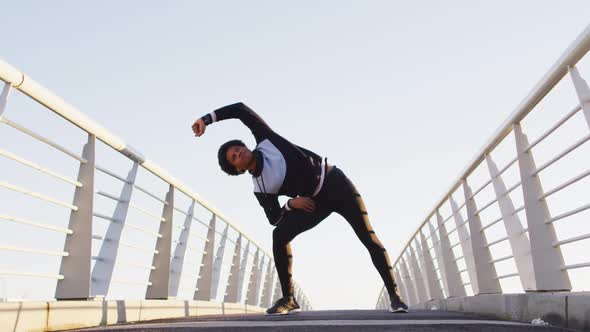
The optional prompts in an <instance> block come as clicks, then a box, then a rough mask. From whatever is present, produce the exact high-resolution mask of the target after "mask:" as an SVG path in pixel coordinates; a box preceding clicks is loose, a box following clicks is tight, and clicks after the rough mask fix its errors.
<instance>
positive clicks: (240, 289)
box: [238, 241, 250, 303]
mask: <svg viewBox="0 0 590 332" xmlns="http://www.w3.org/2000/svg"><path fill="white" fill-rule="evenodd" d="M249 252H250V241H248V242H247V243H246V248H245V249H244V254H243V255H242V261H241V263H240V277H239V279H238V302H239V303H242V302H245V300H244V296H243V295H244V283H245V282H246V268H247V266H248V253H249ZM246 295H247V294H246Z"/></svg>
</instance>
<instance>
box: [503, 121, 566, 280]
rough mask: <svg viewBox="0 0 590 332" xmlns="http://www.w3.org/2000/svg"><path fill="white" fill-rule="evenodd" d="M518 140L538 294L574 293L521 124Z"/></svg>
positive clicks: (517, 135) (518, 126)
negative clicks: (555, 244)
mask: <svg viewBox="0 0 590 332" xmlns="http://www.w3.org/2000/svg"><path fill="white" fill-rule="evenodd" d="M514 135H515V138H516V150H517V152H518V166H519V169H520V178H521V181H522V192H523V195H524V205H525V212H526V217H527V224H528V230H529V239H530V244H531V255H532V258H533V268H534V271H535V280H536V289H534V290H535V291H559V290H568V291H569V290H571V289H572V285H571V283H570V279H569V276H568V274H567V271H562V270H561V267H562V266H564V261H563V256H562V254H561V249H560V248H559V247H553V243H554V242H555V241H557V236H556V234H555V229H554V228H553V225H552V224H550V223H546V221H548V220H549V218H550V217H551V216H550V213H549V208H548V206H547V202H546V201H545V200H544V199H540V197H541V196H542V195H543V187H542V186H541V180H540V179H539V177H538V176H537V175H535V171H536V169H537V168H536V166H535V160H534V158H533V155H532V152H531V151H527V149H528V147H529V142H528V139H527V137H526V135H525V134H524V133H523V132H522V129H521V127H520V124H515V125H514Z"/></svg>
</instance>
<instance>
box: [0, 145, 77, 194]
mask: <svg viewBox="0 0 590 332" xmlns="http://www.w3.org/2000/svg"><path fill="white" fill-rule="evenodd" d="M0 155H2V156H5V157H6V158H9V159H12V160H14V161H16V162H19V163H21V164H23V165H26V166H29V167H30V168H33V169H35V170H37V171H39V172H42V173H45V174H47V175H49V176H52V177H54V178H56V179H59V180H62V181H64V182H67V183H69V184H72V185H74V186H76V187H82V183H81V182H80V181H77V180H73V179H70V178H68V177H66V176H64V175H61V174H59V173H57V172H54V171H52V170H49V169H47V168H45V167H41V166H39V165H37V164H35V163H34V162H32V161H29V160H26V159H24V158H22V157H19V156H17V155H15V154H14V153H11V152H8V151H6V150H2V149H0Z"/></svg>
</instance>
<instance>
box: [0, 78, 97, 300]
mask: <svg viewBox="0 0 590 332" xmlns="http://www.w3.org/2000/svg"><path fill="white" fill-rule="evenodd" d="M6 85H7V86H10V84H6ZM4 90H5V91H4V92H5V93H6V95H8V89H7V88H6V86H5V87H4ZM4 92H3V96H4ZM0 106H1V105H0ZM0 111H1V110H0ZM0 115H1V112H0ZM95 144H96V138H95V137H94V135H92V134H88V142H87V143H86V145H84V149H83V151H82V158H84V159H85V160H86V163H80V169H79V171H78V181H79V182H80V183H82V187H76V190H75V192H74V203H73V204H74V205H76V206H77V207H78V210H77V211H72V212H71V213H70V222H69V224H68V228H69V229H71V230H73V231H74V233H73V234H68V235H66V240H65V244H64V251H65V252H68V253H69V254H68V256H65V257H62V260H61V265H60V268H59V273H60V274H61V275H63V276H64V279H62V280H58V281H57V287H56V290H55V298H56V299H58V300H66V299H87V298H88V297H89V295H90V263H91V255H92V253H91V251H92V210H93V202H94V165H95V160H94V159H95Z"/></svg>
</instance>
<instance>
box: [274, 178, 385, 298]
mask: <svg viewBox="0 0 590 332" xmlns="http://www.w3.org/2000/svg"><path fill="white" fill-rule="evenodd" d="M314 201H315V202H316V205H317V206H316V210H315V211H314V212H312V213H309V212H305V211H303V210H292V211H290V212H287V214H286V215H285V216H284V217H283V220H281V222H280V223H279V224H278V225H277V227H276V228H275V229H274V231H273V234H272V235H273V248H272V249H273V254H274V260H275V265H276V268H277V273H278V275H279V280H280V282H281V288H282V291H283V296H284V297H287V296H293V295H294V293H293V280H292V275H291V273H292V270H291V265H292V259H293V256H292V255H291V245H290V242H291V240H293V239H294V238H295V237H296V236H297V235H299V234H301V233H303V232H305V231H307V230H309V229H311V228H313V227H315V226H316V225H318V224H319V223H320V222H321V221H322V220H324V219H326V217H327V216H329V215H330V214H331V213H332V212H336V213H338V214H340V215H341V216H342V217H344V219H346V221H348V223H349V224H350V226H352V229H353V230H354V232H355V233H356V235H357V236H358V238H359V240H361V242H362V243H363V244H364V245H365V247H366V248H367V250H368V251H369V254H370V255H371V260H372V261H373V264H374V265H375V267H376V268H377V271H378V272H379V274H380V275H381V278H382V279H383V282H384V284H385V287H386V288H387V291H388V293H389V294H390V295H391V294H395V293H396V284H395V279H394V276H393V269H392V267H391V264H390V263H389V257H388V256H387V252H386V250H385V248H383V245H382V244H381V242H379V239H378V238H377V236H376V235H375V232H374V231H373V229H372V227H371V224H370V222H369V218H368V216H367V210H366V208H365V204H364V203H363V199H362V198H361V195H360V194H359V193H358V191H357V190H356V188H355V187H354V185H353V184H352V182H351V181H350V180H349V179H348V178H347V177H346V175H344V173H343V172H342V171H341V170H340V169H338V168H336V167H333V168H332V171H331V172H330V173H329V174H328V176H327V177H326V179H325V181H324V185H323V187H322V190H321V191H320V193H319V194H318V195H317V196H316V197H315V198H314Z"/></svg>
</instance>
